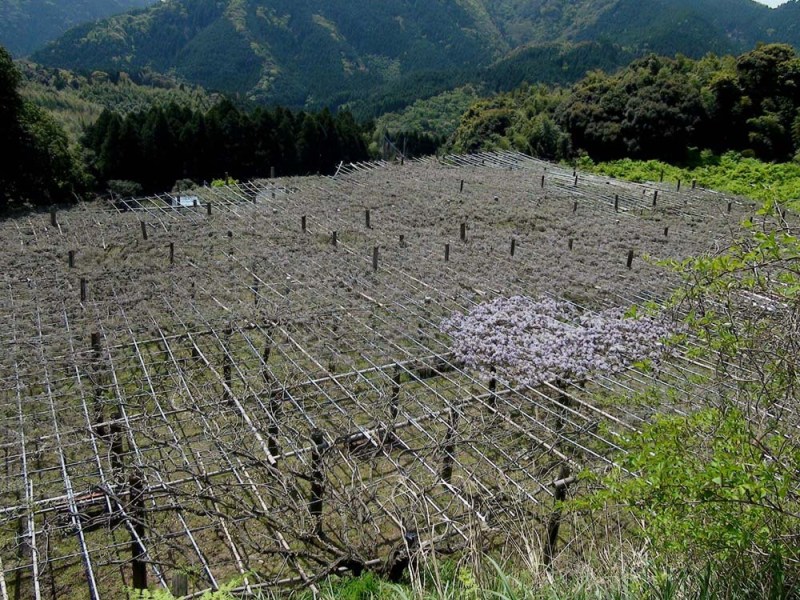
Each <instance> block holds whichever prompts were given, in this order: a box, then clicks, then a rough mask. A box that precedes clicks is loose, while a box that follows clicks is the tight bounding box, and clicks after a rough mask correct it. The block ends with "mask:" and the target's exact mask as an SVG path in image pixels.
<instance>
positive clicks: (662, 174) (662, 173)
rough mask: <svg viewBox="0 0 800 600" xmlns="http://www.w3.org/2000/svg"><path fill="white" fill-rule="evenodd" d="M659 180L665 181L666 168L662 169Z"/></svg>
mask: <svg viewBox="0 0 800 600" xmlns="http://www.w3.org/2000/svg"><path fill="white" fill-rule="evenodd" d="M658 180H659V181H661V182H663V181H664V169H661V175H660V176H659V178H658Z"/></svg>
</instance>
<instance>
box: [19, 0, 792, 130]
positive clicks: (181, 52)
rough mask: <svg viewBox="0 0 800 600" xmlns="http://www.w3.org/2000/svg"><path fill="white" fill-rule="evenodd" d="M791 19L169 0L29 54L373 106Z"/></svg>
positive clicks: (558, 72) (237, 90)
mask: <svg viewBox="0 0 800 600" xmlns="http://www.w3.org/2000/svg"><path fill="white" fill-rule="evenodd" d="M798 18H800V4H798V3H796V2H789V3H787V4H785V5H784V6H781V7H780V8H778V9H769V8H767V7H766V6H763V5H760V4H757V3H756V2H752V1H751V0H680V1H677V2H676V1H667V0H647V1H645V2H642V1H639V0H636V1H632V0H580V1H577V2H576V1H567V0H538V1H527V2H520V1H519V0H491V1H490V0H470V1H465V0H438V1H437V2H414V1H412V0H388V1H384V2H380V3H368V4H364V3H363V2H356V1H355V0H346V1H340V2H335V3H331V2H325V1H324V0H272V1H270V2H269V3H264V2H258V1H256V0H227V1H221V0H220V1H218V0H171V1H170V2H166V3H157V4H156V5H155V6H153V7H152V8H150V9H147V10H145V11H140V12H136V13H131V14H125V15H120V16H116V17H113V18H111V19H108V20H106V21H102V22H99V23H93V24H85V25H82V26H80V27H77V28H75V29H73V30H71V31H69V32H68V33H67V34H65V35H64V36H63V37H62V38H60V39H59V40H57V41H56V42H54V43H53V44H51V45H49V46H48V47H46V48H44V49H42V50H41V51H39V52H37V53H36V54H35V55H34V60H36V61H37V62H40V63H43V64H46V65H48V66H52V67H60V68H68V69H72V70H77V71H81V72H91V71H94V70H103V71H109V72H111V71H114V70H124V71H128V72H139V71H141V70H143V69H151V70H154V71H158V72H172V73H175V74H176V75H177V76H179V77H182V78H184V79H186V80H188V81H191V82H194V83H197V84H199V85H202V86H204V87H206V88H207V89H209V90H214V91H222V92H225V93H229V94H238V95H240V96H241V98H243V99H249V100H252V101H255V102H257V103H261V104H265V105H276V104H278V105H283V106H288V107H292V108H296V109H306V110H319V109H321V108H323V107H328V108H330V109H331V110H334V111H335V110H337V109H338V108H339V107H343V106H344V107H346V108H348V109H349V110H350V111H351V112H353V114H354V115H355V116H356V117H357V118H371V117H376V116H379V115H381V114H384V113H386V112H391V111H396V110H399V109H401V108H403V107H404V106H407V105H409V104H411V103H413V102H414V101H415V100H418V99H423V98H428V97H431V96H434V95H436V94H438V93H441V92H444V91H447V90H451V89H454V88H456V87H460V86H463V85H466V84H473V85H483V84H485V85H486V86H487V88H488V89H491V90H494V91H507V90H510V89H512V88H513V87H516V86H518V85H520V84H521V83H523V82H524V81H527V82H529V83H533V82H544V83H560V84H570V83H573V82H575V81H577V80H578V79H580V78H582V77H583V76H584V75H585V73H586V72H587V71H588V70H592V69H604V70H613V69H615V68H618V67H621V66H623V65H625V64H627V63H628V62H630V60H631V59H632V58H634V57H637V56H638V57H641V56H643V55H645V54H647V53H649V52H658V53H663V54H666V55H673V54H675V53H683V54H684V55H686V56H691V57H695V58H699V57H701V56H703V55H704V54H706V53H707V52H710V51H713V52H716V53H718V54H721V53H735V52H741V51H744V50H746V49H748V48H752V47H753V45H754V44H755V43H756V42H757V41H758V40H766V41H780V42H785V43H793V44H796V45H797V44H800V34H798V29H797V28H796V27H793V26H792V25H791V24H792V23H796V22H797V20H798ZM620 24H624V27H620Z"/></svg>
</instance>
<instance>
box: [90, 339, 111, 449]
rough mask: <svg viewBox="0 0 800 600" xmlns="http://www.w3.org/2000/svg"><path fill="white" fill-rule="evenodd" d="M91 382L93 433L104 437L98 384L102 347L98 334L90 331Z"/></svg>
mask: <svg viewBox="0 0 800 600" xmlns="http://www.w3.org/2000/svg"><path fill="white" fill-rule="evenodd" d="M91 338H92V377H91V379H92V383H93V384H94V423H95V433H96V434H97V436H98V437H100V438H103V439H105V437H106V433H107V432H106V427H105V425H103V423H105V420H106V417H105V407H104V406H103V387H102V386H101V385H100V376H101V375H100V373H101V366H100V359H101V357H102V347H101V345H100V334H99V333H97V332H93V333H92V336H91Z"/></svg>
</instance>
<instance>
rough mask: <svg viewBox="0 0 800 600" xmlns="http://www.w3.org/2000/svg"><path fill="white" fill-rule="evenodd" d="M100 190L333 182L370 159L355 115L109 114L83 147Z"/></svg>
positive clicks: (280, 111) (278, 111)
mask: <svg viewBox="0 0 800 600" xmlns="http://www.w3.org/2000/svg"><path fill="white" fill-rule="evenodd" d="M82 143H83V145H84V146H85V148H86V149H87V150H88V161H89V165H90V168H91V172H92V173H93V175H94V176H95V177H96V179H97V181H98V182H108V181H119V180H123V181H133V182H137V183H138V184H139V185H141V186H142V189H143V191H146V192H149V191H157V190H164V189H169V188H170V187H172V185H173V184H174V183H175V181H176V180H178V179H191V180H193V181H195V182H198V183H199V182H202V181H204V180H209V181H210V180H212V179H217V178H223V177H233V178H236V179H252V178H255V177H259V176H262V177H263V176H264V175H266V174H268V173H269V172H270V169H271V168H273V167H274V168H275V170H276V172H277V173H278V174H279V175H298V174H299V175H305V174H314V173H322V174H328V173H331V172H333V171H334V170H335V168H336V166H337V165H338V164H339V163H340V162H342V161H344V162H355V161H361V160H366V159H367V158H368V154H367V147H366V141H365V136H364V131H363V128H362V127H361V126H360V125H359V124H358V123H356V122H355V120H354V119H353V117H352V115H351V114H350V113H348V112H346V111H341V112H339V113H337V114H336V115H333V114H332V113H331V112H330V111H328V110H327V109H325V110H322V111H321V112H319V113H307V112H299V113H294V112H292V111H290V110H287V109H284V108H280V107H279V108H275V109H265V108H256V109H255V110H253V111H251V112H247V111H243V110H240V109H239V108H237V107H236V106H235V105H234V104H233V103H232V102H231V101H230V100H223V101H222V102H220V103H218V104H217V105H215V106H213V107H212V108H211V109H209V110H207V111H201V110H193V109H191V108H188V107H185V106H184V107H182V106H178V105H177V104H168V105H167V106H164V107H160V106H154V107H151V108H149V109H147V110H144V111H138V112H133V113H130V114H128V115H126V116H121V115H119V114H116V113H114V112H112V111H108V110H106V111H104V112H103V113H102V114H101V115H100V117H99V118H98V120H97V121H96V122H95V123H94V124H93V125H92V126H90V127H89V128H87V130H86V133H85V135H84V136H83V140H82Z"/></svg>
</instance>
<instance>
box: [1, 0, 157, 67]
mask: <svg viewBox="0 0 800 600" xmlns="http://www.w3.org/2000/svg"><path fill="white" fill-rule="evenodd" d="M157 1H158V0H0V45H3V46H5V47H6V48H8V50H9V51H10V52H11V53H12V54H13V55H15V56H24V55H27V54H30V53H31V52H33V51H34V50H37V49H39V48H41V47H42V46H44V45H45V44H46V43H47V42H49V41H51V40H54V39H56V38H57V37H58V36H60V35H61V34H63V33H64V32H65V31H67V30H68V29H69V28H71V27H74V26H76V25H80V24H82V23H89V22H92V21H95V20H97V19H102V18H105V17H108V16H110V15H114V14H117V13H122V12H125V11H127V10H132V9H135V8H145V7H147V6H150V5H151V4H153V3H154V2H157Z"/></svg>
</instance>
